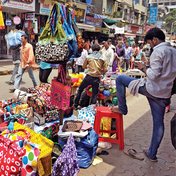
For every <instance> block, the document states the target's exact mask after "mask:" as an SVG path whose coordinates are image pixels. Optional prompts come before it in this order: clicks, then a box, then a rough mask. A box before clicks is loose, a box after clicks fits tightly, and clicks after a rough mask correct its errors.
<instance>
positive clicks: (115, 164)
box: [0, 69, 176, 176]
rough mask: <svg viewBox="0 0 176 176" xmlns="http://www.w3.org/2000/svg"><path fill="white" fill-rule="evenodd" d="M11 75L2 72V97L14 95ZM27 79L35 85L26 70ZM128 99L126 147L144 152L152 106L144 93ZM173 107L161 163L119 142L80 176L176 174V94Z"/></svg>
mask: <svg viewBox="0 0 176 176" xmlns="http://www.w3.org/2000/svg"><path fill="white" fill-rule="evenodd" d="M35 76H36V79H37V80H38V70H36V71H35ZM53 76H57V70H56V69H54V70H53V71H52V73H51V75H50V80H51V79H52V77H53ZM9 79H10V75H4V76H0V99H8V98H11V97H12V96H13V93H9V89H10V88H13V86H9V85H8V84H6V83H5V82H6V81H8V80H9ZM23 81H24V83H23V84H22V85H21V87H26V88H28V87H32V81H31V80H30V78H29V76H28V74H27V73H25V74H24V76H23ZM38 83H39V80H38ZM127 103H128V107H129V113H128V115H126V116H124V130H125V149H129V148H133V149H135V150H136V151H137V152H140V153H141V154H142V150H143V149H144V148H146V147H147V146H148V145H149V142H150V136H151V130H152V121H151V114H150V111H149V106H148V103H147V101H146V98H145V97H144V96H138V97H133V96H131V95H128V96H127ZM171 109H172V110H171V112H169V113H168V114H166V117H165V135H164V140H163V141H162V144H161V146H160V148H159V152H158V159H159V161H158V163H152V162H150V161H149V160H147V159H145V160H143V161H139V160H135V159H132V158H130V157H129V156H126V155H125V154H124V153H123V152H122V151H120V150H119V148H118V146H117V145H113V148H112V149H110V150H108V152H109V155H104V156H103V155H100V157H101V158H102V159H103V162H102V163H100V164H98V165H96V166H90V167H89V168H88V169H81V171H80V173H79V176H176V151H175V150H174V148H173V146H172V145H171V140H170V119H171V118H172V117H173V115H174V112H176V97H174V98H173V100H172V106H171Z"/></svg>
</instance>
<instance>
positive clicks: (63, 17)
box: [60, 5, 76, 40]
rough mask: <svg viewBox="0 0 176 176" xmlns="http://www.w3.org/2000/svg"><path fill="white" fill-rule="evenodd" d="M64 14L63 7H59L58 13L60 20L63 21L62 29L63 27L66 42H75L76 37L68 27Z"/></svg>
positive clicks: (70, 27)
mask: <svg viewBox="0 0 176 176" xmlns="http://www.w3.org/2000/svg"><path fill="white" fill-rule="evenodd" d="M64 12H65V6H64V5H60V13H61V16H62V20H63V24H62V27H63V29H64V31H65V34H66V36H67V39H68V40H76V35H75V33H74V31H73V28H72V26H69V25H68V23H67V19H66V15H65V13H64Z"/></svg>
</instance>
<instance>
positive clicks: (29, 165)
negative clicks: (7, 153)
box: [2, 130, 40, 176]
mask: <svg viewBox="0 0 176 176" xmlns="http://www.w3.org/2000/svg"><path fill="white" fill-rule="evenodd" d="M19 132H20V133H21V132H23V134H24V135H25V136H24V137H21V136H20V135H18V133H19ZM2 135H3V136H4V137H6V138H8V139H10V140H11V141H12V142H15V144H16V145H17V146H18V147H20V148H21V150H24V155H23V156H22V163H20V164H22V165H21V171H20V175H21V176H33V175H36V174H37V162H38V157H39V154H40V150H39V149H38V146H37V145H35V144H32V143H31V142H29V139H30V134H29V133H28V132H27V131H25V130H15V131H8V130H6V131H4V132H3V133H2Z"/></svg>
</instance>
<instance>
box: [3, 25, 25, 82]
mask: <svg viewBox="0 0 176 176" xmlns="http://www.w3.org/2000/svg"><path fill="white" fill-rule="evenodd" d="M11 32H13V33H16V36H18V40H19V41H18V43H17V44H16V45H13V46H10V50H11V53H12V62H13V65H14V68H13V72H12V76H11V78H10V80H9V81H8V82H7V83H8V84H9V85H13V84H14V80H15V76H16V74H17V73H18V69H19V66H20V47H21V35H22V34H25V32H24V31H22V26H21V25H17V26H16V27H15V29H14V30H11ZM17 33H18V34H17ZM6 40H8V34H7V36H6ZM7 45H8V41H7Z"/></svg>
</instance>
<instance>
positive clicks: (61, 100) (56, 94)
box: [51, 65, 71, 111]
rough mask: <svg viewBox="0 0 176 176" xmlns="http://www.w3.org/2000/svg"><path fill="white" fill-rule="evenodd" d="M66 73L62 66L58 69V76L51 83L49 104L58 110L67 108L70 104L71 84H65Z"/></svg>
mask: <svg viewBox="0 0 176 176" xmlns="http://www.w3.org/2000/svg"><path fill="white" fill-rule="evenodd" d="M66 84H67V82H66V74H65V72H64V69H63V66H61V65H60V67H59V69H58V77H57V78H54V79H53V80H52V83H51V105H52V106H55V107H56V108H57V109H58V110H60V109H61V110H64V111H65V110H67V109H68V107H69V106H70V96H71V86H68V85H66Z"/></svg>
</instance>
